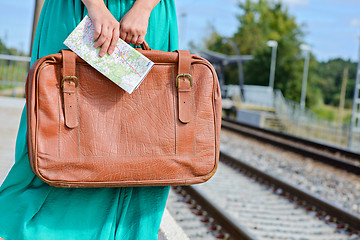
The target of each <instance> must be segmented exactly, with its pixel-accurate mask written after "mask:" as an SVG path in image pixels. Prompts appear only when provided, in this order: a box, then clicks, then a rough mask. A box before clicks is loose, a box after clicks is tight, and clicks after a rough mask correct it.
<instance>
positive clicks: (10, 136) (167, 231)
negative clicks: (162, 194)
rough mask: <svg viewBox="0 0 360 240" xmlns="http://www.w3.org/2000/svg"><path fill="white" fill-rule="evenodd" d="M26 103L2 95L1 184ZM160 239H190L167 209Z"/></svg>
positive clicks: (11, 157) (6, 170) (0, 104)
mask: <svg viewBox="0 0 360 240" xmlns="http://www.w3.org/2000/svg"><path fill="white" fill-rule="evenodd" d="M24 105H25V99H23V98H9V97H1V96H0V184H1V183H2V182H3V181H4V179H5V177H6V175H7V174H8V172H9V170H10V168H11V166H12V165H13V164H14V159H15V140H16V134H17V130H18V126H19V123H20V116H21V112H22V110H23V107H24ZM159 240H189V238H188V237H187V236H186V234H185V233H184V232H183V230H182V229H181V228H180V227H179V226H178V224H177V223H176V221H175V220H174V219H173V217H172V216H171V215H170V213H169V212H168V211H167V209H165V212H164V215H163V218H162V221H161V226H160V231H159Z"/></svg>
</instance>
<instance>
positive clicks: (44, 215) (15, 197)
mask: <svg viewBox="0 0 360 240" xmlns="http://www.w3.org/2000/svg"><path fill="white" fill-rule="evenodd" d="M134 1H135V0H104V2H105V3H106V5H107V7H108V9H109V10H110V12H111V13H112V14H113V16H114V17H115V18H116V19H117V20H120V19H121V18H122V17H123V16H124V14H125V13H126V12H127V11H128V10H129V9H130V8H131V7H132V5H133V3H134ZM85 15H87V10H86V8H85V7H84V5H83V4H82V2H81V0H46V1H45V3H44V6H43V9H42V13H41V16H40V19H39V23H38V27H37V32H36V36H35V41H34V45H33V52H32V56H31V62H32V63H33V62H35V60H36V59H38V58H40V57H42V56H45V55H48V54H53V53H57V52H59V50H60V49H64V48H66V47H65V45H63V41H64V40H65V38H66V37H67V36H68V35H69V34H70V33H71V31H72V30H73V29H74V28H75V27H76V26H77V24H79V23H80V21H81V20H82V19H83V17H84V16H85ZM145 39H146V41H147V42H148V43H149V45H150V47H151V48H153V49H157V50H163V51H173V50H176V49H177V47H178V32H177V22H176V12H175V3H174V0H161V1H160V3H159V4H158V5H157V6H156V7H155V8H154V9H153V11H152V13H151V16H150V19H149V28H148V32H147V35H146V37H145ZM26 131H27V130H26V109H25V108H24V111H23V113H22V116H21V121H20V126H19V131H18V135H17V140H16V149H15V164H14V166H13V167H12V169H11V171H10V172H9V174H8V176H7V178H6V179H5V181H4V183H3V184H2V186H1V188H0V237H2V238H4V239H5V240H60V239H61V240H110V239H111V240H114V239H116V240H126V239H131V240H137V239H141V240H142V239H144V240H155V239H157V234H158V230H159V226H160V222H161V218H162V214H163V211H164V208H165V204H166V200H167V196H168V193H169V187H138V188H91V189H66V188H55V187H51V186H49V185H47V184H46V183H44V182H42V181H41V180H40V179H39V178H38V177H36V176H35V175H34V173H33V172H32V170H31V169H30V165H29V160H28V149H27V139H26Z"/></svg>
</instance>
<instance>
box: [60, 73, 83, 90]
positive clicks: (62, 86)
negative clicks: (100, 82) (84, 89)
mask: <svg viewBox="0 0 360 240" xmlns="http://www.w3.org/2000/svg"><path fill="white" fill-rule="evenodd" d="M70 79H72V80H73V81H74V82H75V87H77V86H78V83H79V79H78V78H77V77H76V76H65V77H63V79H62V81H61V88H64V81H66V80H70Z"/></svg>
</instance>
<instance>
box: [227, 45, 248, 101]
mask: <svg viewBox="0 0 360 240" xmlns="http://www.w3.org/2000/svg"><path fill="white" fill-rule="evenodd" d="M226 41H228V42H229V43H230V44H231V46H232V47H233V48H234V50H235V53H236V55H237V56H239V57H240V56H241V54H240V50H239V48H238V47H237V46H236V44H235V42H234V41H233V40H231V39H229V38H226ZM237 65H238V75H239V85H240V96H241V99H242V100H243V101H244V98H245V97H244V71H243V65H242V61H241V59H240V60H238V61H237Z"/></svg>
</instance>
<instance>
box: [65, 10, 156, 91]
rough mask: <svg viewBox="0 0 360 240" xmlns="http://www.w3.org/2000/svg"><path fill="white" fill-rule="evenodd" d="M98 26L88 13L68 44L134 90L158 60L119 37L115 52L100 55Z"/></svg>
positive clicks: (91, 63)
mask: <svg viewBox="0 0 360 240" xmlns="http://www.w3.org/2000/svg"><path fill="white" fill-rule="evenodd" d="M93 36H94V26H93V24H92V22H91V19H90V18H89V17H88V16H86V17H85V18H84V19H83V20H82V21H81V23H80V24H79V25H78V26H77V27H76V28H75V29H74V31H73V32H72V33H71V34H70V35H69V37H68V38H67V39H66V40H65V42H64V44H65V45H66V46H67V47H68V48H70V49H71V50H72V51H73V52H75V53H76V54H77V55H78V56H79V57H81V58H82V59H84V60H85V61H86V62H87V63H88V64H89V65H91V66H92V67H94V68H95V69H96V70H98V71H99V72H101V73H102V74H103V75H105V76H106V77H107V78H109V79H110V80H111V81H113V82H114V83H116V84H117V85H118V86H120V87H121V88H122V89H124V90H125V91H126V92H128V93H129V94H131V93H132V92H133V91H134V90H135V89H136V88H138V86H139V85H140V83H141V82H142V80H143V79H144V78H145V77H146V75H147V74H148V73H149V71H150V70H151V68H152V67H153V65H154V63H153V62H152V61H150V60H149V59H147V58H146V57H145V56H144V55H142V54H141V53H140V52H138V51H137V50H135V49H134V48H133V47H131V46H130V45H129V44H127V43H126V42H125V41H123V40H122V39H120V38H119V41H118V44H117V46H116V47H115V50H114V52H113V53H112V54H111V55H108V54H105V55H104V56H103V57H99V51H100V47H99V48H95V47H94V44H95V40H94V38H93Z"/></svg>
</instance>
